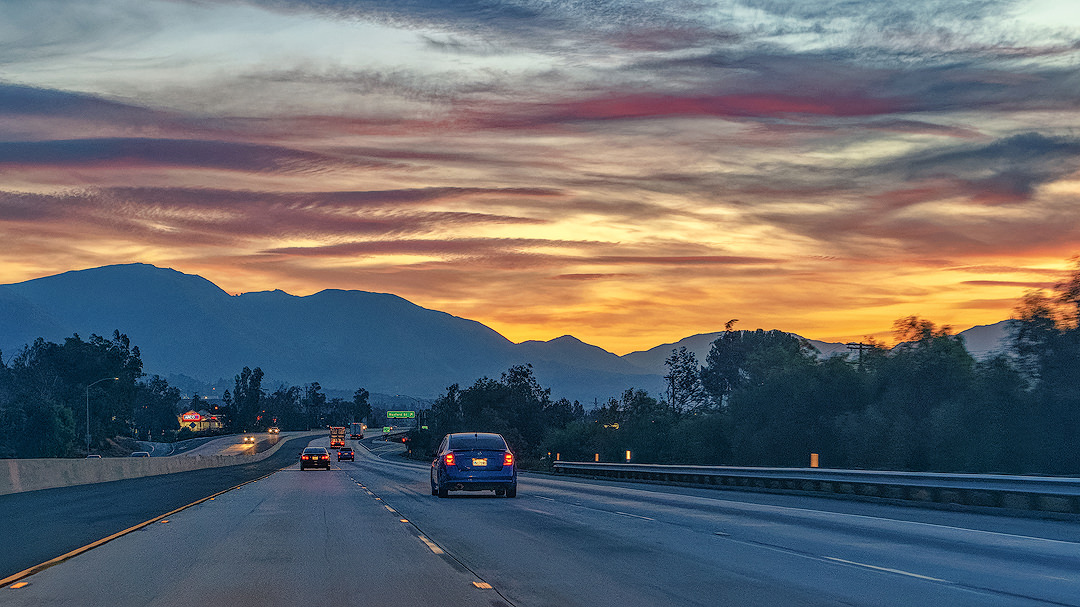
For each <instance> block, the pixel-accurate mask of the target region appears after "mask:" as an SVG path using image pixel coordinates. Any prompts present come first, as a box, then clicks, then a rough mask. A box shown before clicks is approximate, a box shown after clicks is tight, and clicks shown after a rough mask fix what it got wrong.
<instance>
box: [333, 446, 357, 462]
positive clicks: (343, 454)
mask: <svg viewBox="0 0 1080 607" xmlns="http://www.w3.org/2000/svg"><path fill="white" fill-rule="evenodd" d="M355 458H356V454H355V453H354V452H353V448H352V447H341V448H340V449H338V452H337V461H339V462H340V461H341V460H343V459H347V460H349V461H350V462H354V461H356V459H355Z"/></svg>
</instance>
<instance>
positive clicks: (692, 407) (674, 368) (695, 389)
mask: <svg viewBox="0 0 1080 607" xmlns="http://www.w3.org/2000/svg"><path fill="white" fill-rule="evenodd" d="M664 364H665V365H667V368H668V374H667V375H665V376H664V379H665V380H666V381H667V397H668V406H670V407H671V411H672V413H675V414H679V413H687V412H691V411H693V412H701V411H702V410H704V409H705V408H706V406H707V399H706V394H705V389H704V387H702V385H701V366H700V365H698V361H697V357H696V356H694V353H693V352H690V351H689V350H687V349H686V347H685V346H684V347H681V348H679V349H678V350H674V349H673V350H672V351H671V356H668V357H667V360H665V361H664Z"/></svg>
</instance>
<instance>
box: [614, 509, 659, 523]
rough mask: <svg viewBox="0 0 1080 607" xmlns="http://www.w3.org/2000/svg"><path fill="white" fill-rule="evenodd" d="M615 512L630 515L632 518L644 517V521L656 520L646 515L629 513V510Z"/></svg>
mask: <svg viewBox="0 0 1080 607" xmlns="http://www.w3.org/2000/svg"><path fill="white" fill-rule="evenodd" d="M615 514H620V515H622V516H630V517H633V518H640V519H644V520H646V521H655V520H656V519H654V518H649V517H647V516H641V515H639V514H630V513H629V512H618V511H616V512H615Z"/></svg>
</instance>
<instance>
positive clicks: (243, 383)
mask: <svg viewBox="0 0 1080 607" xmlns="http://www.w3.org/2000/svg"><path fill="white" fill-rule="evenodd" d="M262 380H263V370H262V369H261V368H259V367H255V369H254V370H253V369H250V368H248V367H244V369H243V370H242V371H240V374H239V375H237V376H236V377H235V378H234V381H233V393H232V398H233V403H234V407H235V410H236V415H235V418H234V420H233V421H234V425H235V428H234V429H236V430H241V431H244V432H247V431H250V430H254V429H255V428H256V426H257V424H258V423H259V413H260V412H261V411H262V408H263V407H262V404H263V403H262V401H263V398H264V397H265V394H264V393H263V389H262Z"/></svg>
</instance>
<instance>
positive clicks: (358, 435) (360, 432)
mask: <svg viewBox="0 0 1080 607" xmlns="http://www.w3.org/2000/svg"><path fill="white" fill-rule="evenodd" d="M349 427H350V428H349V438H351V439H354V440H360V439H362V438H364V424H362V423H360V422H353V423H351V424H349Z"/></svg>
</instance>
